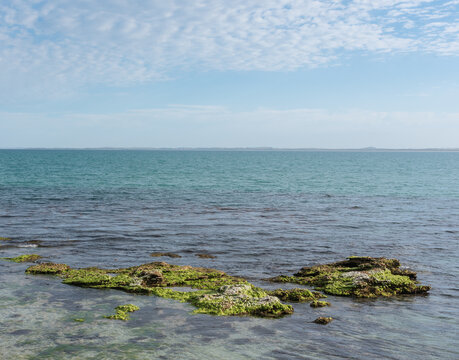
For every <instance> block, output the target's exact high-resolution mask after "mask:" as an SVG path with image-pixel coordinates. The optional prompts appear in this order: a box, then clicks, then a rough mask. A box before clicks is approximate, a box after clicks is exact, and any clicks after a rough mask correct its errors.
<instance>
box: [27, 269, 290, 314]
mask: <svg viewBox="0 0 459 360" xmlns="http://www.w3.org/2000/svg"><path fill="white" fill-rule="evenodd" d="M26 272H27V273H29V274H53V275H57V276H59V277H61V278H62V279H63V283H65V284H68V285H74V286H80V287H90V288H97V289H119V290H123V291H126V292H133V293H139V294H149V295H156V296H161V297H164V298H168V299H174V300H179V301H182V302H188V303H190V304H192V305H194V306H195V307H197V309H196V310H195V313H203V314H212V315H252V316H262V317H280V316H284V315H287V314H291V313H293V308H292V307H291V306H290V305H286V304H282V303H281V302H280V300H279V298H277V297H274V296H271V295H269V294H267V293H266V292H265V291H263V290H262V289H260V288H257V287H255V286H253V285H252V284H250V283H248V282H247V281H246V280H244V279H242V278H238V277H234V276H230V275H227V274H226V273H224V272H223V271H219V270H216V269H209V268H200V267H192V266H180V265H172V264H168V263H165V262H153V263H148V264H143V265H140V266H133V267H129V268H120V269H100V268H97V267H90V268H81V269H72V268H70V267H69V266H67V265H65V264H53V263H44V264H38V265H34V266H31V267H29V268H28V269H27V270H26ZM171 287H188V288H192V289H197V290H195V291H180V290H176V289H172V288H171ZM118 310H119V311H118ZM121 312H122V309H121V310H120V309H117V313H116V314H115V315H110V318H111V319H118V318H119V319H121V320H124V319H123V317H125V316H127V315H126V314H122V313H121Z"/></svg>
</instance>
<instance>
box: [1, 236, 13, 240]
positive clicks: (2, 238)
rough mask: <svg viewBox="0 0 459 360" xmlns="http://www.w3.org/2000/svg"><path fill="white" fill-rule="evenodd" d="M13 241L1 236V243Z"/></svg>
mask: <svg viewBox="0 0 459 360" xmlns="http://www.w3.org/2000/svg"><path fill="white" fill-rule="evenodd" d="M10 240H11V239H10V238H8V237H3V236H0V241H10Z"/></svg>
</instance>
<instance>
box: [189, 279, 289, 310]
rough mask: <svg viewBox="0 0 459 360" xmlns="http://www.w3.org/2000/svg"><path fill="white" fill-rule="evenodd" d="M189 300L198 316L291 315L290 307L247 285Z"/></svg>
mask: <svg viewBox="0 0 459 360" xmlns="http://www.w3.org/2000/svg"><path fill="white" fill-rule="evenodd" d="M190 300H191V301H190V302H191V303H192V304H193V305H195V306H196V307H197V308H198V309H196V310H195V311H194V312H195V313H200V314H211V315H251V316H259V317H281V316H284V315H287V314H292V313H293V308H292V306H290V305H286V304H282V303H281V302H280V300H279V298H277V297H275V296H270V295H268V294H267V293H266V292H265V291H263V290H262V289H260V288H257V287H255V286H253V285H248V284H240V285H226V286H222V287H221V288H220V289H219V290H218V291H217V293H211V294H204V295H201V296H193V295H192V296H191V299H190Z"/></svg>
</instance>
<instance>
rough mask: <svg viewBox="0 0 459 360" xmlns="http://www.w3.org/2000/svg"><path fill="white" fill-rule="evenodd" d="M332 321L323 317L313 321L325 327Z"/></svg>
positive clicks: (330, 318)
mask: <svg viewBox="0 0 459 360" xmlns="http://www.w3.org/2000/svg"><path fill="white" fill-rule="evenodd" d="M332 321H333V318H332V317H325V316H319V317H318V318H317V319H315V320H314V322H315V323H316V324H320V325H327V324H329V323H331V322H332Z"/></svg>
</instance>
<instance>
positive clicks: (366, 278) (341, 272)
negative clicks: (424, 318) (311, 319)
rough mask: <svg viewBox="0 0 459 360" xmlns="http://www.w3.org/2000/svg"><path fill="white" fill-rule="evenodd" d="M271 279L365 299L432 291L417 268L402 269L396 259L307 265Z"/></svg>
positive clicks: (364, 258)
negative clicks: (422, 282) (418, 275)
mask: <svg viewBox="0 0 459 360" xmlns="http://www.w3.org/2000/svg"><path fill="white" fill-rule="evenodd" d="M270 280H271V281H273V282H280V283H285V282H291V283H297V284H302V285H309V286H313V287H314V288H315V289H316V290H319V291H323V292H324V293H326V294H330V295H338V296H355V297H364V298H372V297H378V296H385V297H389V296H395V295H403V294H426V293H427V292H428V291H429V290H430V286H421V285H418V283H417V281H416V273H415V272H414V271H411V270H404V269H400V262H399V261H398V260H397V259H386V258H372V257H362V256H352V257H349V258H347V260H344V261H339V262H335V263H330V264H325V265H316V266H311V267H304V268H302V269H301V270H300V271H299V272H297V273H296V274H294V275H293V276H285V275H281V276H277V277H275V278H272V279H270Z"/></svg>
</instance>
